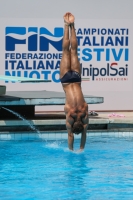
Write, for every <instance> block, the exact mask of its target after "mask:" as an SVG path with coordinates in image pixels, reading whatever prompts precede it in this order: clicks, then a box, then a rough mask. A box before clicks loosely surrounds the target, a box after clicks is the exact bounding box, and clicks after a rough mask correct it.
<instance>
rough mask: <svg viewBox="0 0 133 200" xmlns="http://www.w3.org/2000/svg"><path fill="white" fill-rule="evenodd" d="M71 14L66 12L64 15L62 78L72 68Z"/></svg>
mask: <svg viewBox="0 0 133 200" xmlns="http://www.w3.org/2000/svg"><path fill="white" fill-rule="evenodd" d="M68 16H69V14H68V13H66V14H65V15H64V21H65V27H64V36H63V45H62V50H63V54H62V59H61V63H60V78H62V77H63V76H64V74H66V73H67V72H68V71H70V70H71V66H70V60H71V57H70V39H69V21H68Z"/></svg>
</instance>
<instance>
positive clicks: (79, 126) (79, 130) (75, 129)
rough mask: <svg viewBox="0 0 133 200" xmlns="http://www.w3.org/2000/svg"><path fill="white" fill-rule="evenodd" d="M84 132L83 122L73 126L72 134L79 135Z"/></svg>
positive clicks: (75, 123) (77, 122)
mask: <svg viewBox="0 0 133 200" xmlns="http://www.w3.org/2000/svg"><path fill="white" fill-rule="evenodd" d="M83 130H84V126H83V123H82V122H81V121H76V122H74V124H73V126H72V132H73V133H75V134H77V135H78V134H79V133H82V131H83Z"/></svg>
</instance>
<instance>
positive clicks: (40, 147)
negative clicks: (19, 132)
mask: <svg viewBox="0 0 133 200" xmlns="http://www.w3.org/2000/svg"><path fill="white" fill-rule="evenodd" d="M79 142H80V141H79V140H78V139H77V140H75V147H76V149H77V148H78V146H79ZM0 199H1V200H5V199H6V200H19V199H20V200H21V199H22V200H31V199H33V200H45V199H46V200H64V199H65V200H104V199H105V200H108V199H111V200H112V199H113V200H117V199H120V200H121V199H124V200H128V199H129V200H131V199H133V138H112V137H92V138H91V137H89V138H88V139H87V143H86V148H85V150H84V152H82V153H76V152H70V151H69V150H68V148H67V140H58V141H48V142H45V141H1V142H0Z"/></svg>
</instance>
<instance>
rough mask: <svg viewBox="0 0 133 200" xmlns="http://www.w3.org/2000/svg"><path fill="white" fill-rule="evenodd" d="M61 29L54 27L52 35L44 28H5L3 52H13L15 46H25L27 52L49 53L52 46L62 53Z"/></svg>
mask: <svg viewBox="0 0 133 200" xmlns="http://www.w3.org/2000/svg"><path fill="white" fill-rule="evenodd" d="M63 31H64V29H63V28H62V27H55V28H54V31H53V33H52V32H51V31H49V30H48V29H47V28H45V27H40V28H38V27H28V28H26V27H6V28H5V50H6V51H15V49H16V46H17V45H26V48H27V50H28V51H41V52H42V51H49V45H52V46H53V47H54V48H55V49H56V50H57V51H62V39H63Z"/></svg>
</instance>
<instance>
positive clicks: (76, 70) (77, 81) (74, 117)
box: [60, 13, 88, 151]
mask: <svg viewBox="0 0 133 200" xmlns="http://www.w3.org/2000/svg"><path fill="white" fill-rule="evenodd" d="M64 23H65V28H64V36H63V55H62V59H61V64H60V80H61V83H62V86H63V89H64V91H65V95H66V103H65V106H64V111H65V114H66V128H67V131H68V147H69V149H70V150H72V151H73V143H74V133H75V134H79V133H81V142H80V150H79V151H82V150H83V149H84V147H85V143H86V132H87V127H88V105H87V103H86V102H85V100H84V97H83V93H82V90H81V69H80V63H79V60H78V55H77V38H76V33H75V28H74V16H73V15H72V14H71V13H66V14H65V15H64ZM69 31H70V34H71V36H70V39H69Z"/></svg>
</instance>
